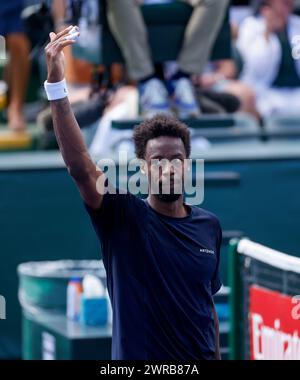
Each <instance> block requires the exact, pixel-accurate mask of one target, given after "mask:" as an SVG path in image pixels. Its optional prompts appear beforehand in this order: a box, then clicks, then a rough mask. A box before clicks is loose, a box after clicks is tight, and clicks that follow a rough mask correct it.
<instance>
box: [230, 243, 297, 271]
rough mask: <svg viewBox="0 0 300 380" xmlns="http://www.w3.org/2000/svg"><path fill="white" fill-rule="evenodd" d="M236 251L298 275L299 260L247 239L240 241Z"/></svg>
mask: <svg viewBox="0 0 300 380" xmlns="http://www.w3.org/2000/svg"><path fill="white" fill-rule="evenodd" d="M237 251H238V253H239V254H241V255H245V256H249V257H252V258H253V259H255V260H258V261H261V262H263V263H266V264H269V265H272V266H274V267H275V268H279V269H282V270H286V271H290V272H295V273H299V274H300V258H299V257H295V256H290V255H287V254H285V253H282V252H279V251H275V250H274V249H271V248H268V247H265V246H263V245H261V244H258V243H254V242H253V241H251V240H249V239H241V240H240V242H239V244H238V247H237Z"/></svg>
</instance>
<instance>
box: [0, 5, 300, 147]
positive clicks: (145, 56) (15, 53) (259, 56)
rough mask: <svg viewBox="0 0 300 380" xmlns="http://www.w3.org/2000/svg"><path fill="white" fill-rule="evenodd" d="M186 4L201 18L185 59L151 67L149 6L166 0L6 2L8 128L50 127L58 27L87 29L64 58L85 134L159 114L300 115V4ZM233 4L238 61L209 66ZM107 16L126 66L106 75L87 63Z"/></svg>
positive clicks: (2, 27) (189, 30)
mask: <svg viewBox="0 0 300 380" xmlns="http://www.w3.org/2000/svg"><path fill="white" fill-rule="evenodd" d="M174 1H176V0H174ZM177 1H185V2H186V3H189V4H190V5H191V6H192V7H193V12H192V15H191V17H190V19H189V22H188V24H187V26H186V30H185V34H184V39H183V43H182V46H181V48H180V51H179V54H178V59H177V61H176V62H165V63H163V64H159V65H158V64H156V63H155V62H153V60H152V55H151V49H150V46H149V43H148V34H147V26H146V25H145V22H144V20H143V16H142V12H141V8H140V5H141V3H154V2H162V1H158V0H148V1H147V0H145V1H142V0H107V1H106V2H105V1H104V0H85V1H81V0H73V1H72V0H52V1H36V0H27V1H26V0H10V1H7V2H6V1H1V2H0V21H1V22H0V35H2V36H4V37H5V40H6V50H7V59H6V61H5V62H0V66H1V67H0V72H1V77H0V80H1V82H0V84H1V85H0V96H2V97H3V96H5V97H6V98H7V101H6V105H5V104H4V103H3V102H2V106H3V108H4V110H3V112H2V118H3V119H4V120H6V121H7V125H8V127H9V128H10V129H11V130H12V131H14V132H20V131H21V132H22V131H25V130H26V123H28V122H29V121H35V120H37V121H38V122H39V123H40V124H42V125H43V127H44V128H45V129H46V130H51V114H50V111H49V108H48V107H47V102H46V101H45V97H44V94H43V88H42V84H43V81H44V80H45V79H46V71H45V62H44V58H43V54H44V46H45V44H46V43H47V39H48V33H49V32H50V31H51V30H54V31H55V32H59V31H61V30H63V29H64V28H65V27H66V26H68V25H70V24H73V23H77V24H78V25H79V27H80V30H81V37H80V41H79V47H78V51H77V53H76V55H75V56H74V54H73V52H72V50H71V48H70V49H66V51H65V58H66V68H67V72H66V79H67V81H68V85H69V92H70V101H71V103H72V104H73V105H74V110H75V114H76V116H78V119H79V123H80V124H81V126H82V127H84V126H88V125H91V124H93V123H94V122H97V125H98V127H97V128H98V129H99V128H100V129H101V128H102V129H105V128H107V127H106V125H107V123H108V120H110V121H111V120H112V119H113V118H114V116H115V117H116V118H126V117H127V118H139V117H150V116H152V115H154V114H156V113H168V114H175V115H177V116H178V117H179V118H181V119H186V118H201V116H202V115H203V114H206V113H234V112H242V113H246V114H249V115H251V116H252V117H253V118H255V119H256V120H257V121H258V122H260V123H261V122H262V121H263V120H264V119H265V118H267V117H270V116H272V115H277V114H289V115H292V114H295V115H297V114H298V115H299V114H300V111H299V110H300V59H299V58H300V54H299V52H300V17H299V16H298V15H297V9H298V10H300V9H299V8H300V4H299V1H296V0H252V1H249V2H248V4H245V1H244V2H240V3H243V6H242V5H241V4H239V1H234V2H231V3H230V1H229V0H177ZM163 2H170V0H164V1H163ZM104 3H106V4H105V9H104V8H103V5H104ZM298 6H299V8H297V7H298ZM228 7H230V23H231V25H230V26H231V39H232V58H231V59H223V60H218V61H210V57H211V51H212V48H213V46H214V43H215V41H216V38H217V36H218V33H219V31H220V29H221V26H222V24H223V21H224V17H225V15H226V12H227V10H228ZM103 17H105V18H106V20H107V23H108V25H109V28H110V30H111V33H112V34H113V36H114V38H115V40H116V42H117V44H118V45H119V48H120V49H121V52H122V55H123V57H124V61H125V64H124V65H122V64H113V65H112V66H111V67H110V68H105V67H103V66H102V65H100V64H98V63H95V62H91V60H90V61H89V60H87V59H86V57H85V56H84V55H82V56H80V51H82V52H83V51H86V50H87V51H90V52H94V53H95V52H97V51H99V50H100V49H101V23H102V19H103ZM297 54H299V57H298V56H297ZM99 55H100V53H99ZM37 77H38V79H37ZM33 81H35V82H38V86H37V87H38V90H37V94H38V95H37V99H36V104H35V106H34V107H33V106H32V104H31V106H30V105H29V103H28V104H27V103H26V99H27V98H28V92H30V91H33V90H32V84H31V85H30V83H31V82H33ZM124 99H126V101H127V106H128V104H129V106H128V107H129V109H128V108H126V107H125V108H124V109H123V111H122V110H121V109H120V107H119V108H118V105H120V104H121V103H122V101H123V100H124ZM0 106H1V102H0ZM107 114H109V115H110V116H109V117H108V118H107V117H106V115H107ZM99 121H100V122H99ZM97 149H99V147H97Z"/></svg>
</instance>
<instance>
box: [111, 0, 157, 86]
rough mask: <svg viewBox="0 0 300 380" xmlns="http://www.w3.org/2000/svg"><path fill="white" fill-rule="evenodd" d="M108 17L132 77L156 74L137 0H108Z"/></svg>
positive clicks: (137, 78)
mask: <svg viewBox="0 0 300 380" xmlns="http://www.w3.org/2000/svg"><path fill="white" fill-rule="evenodd" d="M107 18H108V22H109V25H110V28H111V31H112V33H113V35H114V37H115V39H116V40H117V42H118V44H119V46H120V49H121V50H122V53H123V55H124V58H125V60H126V65H127V69H128V72H129V75H130V77H131V78H132V79H135V80H141V79H144V78H147V77H150V76H151V75H153V74H154V67H153V64H152V61H151V54H150V48H149V44H148V37H147V29H146V26H145V23H144V20H143V16H142V13H141V10H140V6H139V2H138V1H137V0H122V1H120V0H108V9H107Z"/></svg>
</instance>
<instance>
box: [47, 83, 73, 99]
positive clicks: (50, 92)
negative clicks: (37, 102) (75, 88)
mask: <svg viewBox="0 0 300 380" xmlns="http://www.w3.org/2000/svg"><path fill="white" fill-rule="evenodd" d="M44 88H45V91H46V94H47V98H48V100H58V99H63V98H66V97H67V96H68V89H67V83H66V80H65V79H63V80H62V81H60V82H56V83H48V82H47V81H45V83H44Z"/></svg>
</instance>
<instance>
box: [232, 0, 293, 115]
mask: <svg viewBox="0 0 300 380" xmlns="http://www.w3.org/2000/svg"><path fill="white" fill-rule="evenodd" d="M293 9H294V2H293V0H261V1H259V2H258V3H257V13H256V15H255V16H250V17H248V18H246V19H245V20H244V22H243V23H242V25H241V26H240V30H239V36H238V40H237V47H238V49H239V52H240V53H241V56H242V58H243V61H244V66H243V70H242V73H241V79H242V80H243V81H245V83H247V84H248V85H250V86H251V87H252V88H253V89H254V91H255V93H256V96H257V108H258V111H259V112H260V114H261V115H262V116H265V117H268V116H270V115H272V114H274V113H281V114H282V113H289V114H290V113H298V114H299V110H300V61H299V60H294V59H293V56H292V47H293V46H292V38H293V37H294V36H295V35H299V34H300V17H298V16H296V15H293V14H292V12H293Z"/></svg>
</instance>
